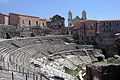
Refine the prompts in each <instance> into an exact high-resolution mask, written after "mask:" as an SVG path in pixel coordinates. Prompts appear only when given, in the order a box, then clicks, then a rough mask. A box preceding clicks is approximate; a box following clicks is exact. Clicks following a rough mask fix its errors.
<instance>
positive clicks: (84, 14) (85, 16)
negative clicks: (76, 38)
mask: <svg viewBox="0 0 120 80" xmlns="http://www.w3.org/2000/svg"><path fill="white" fill-rule="evenodd" d="M86 19H87V13H86V11H85V10H83V12H82V20H86Z"/></svg>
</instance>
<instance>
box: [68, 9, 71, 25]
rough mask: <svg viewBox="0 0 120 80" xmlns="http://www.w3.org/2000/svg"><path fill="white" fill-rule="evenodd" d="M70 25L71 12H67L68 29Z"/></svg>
mask: <svg viewBox="0 0 120 80" xmlns="http://www.w3.org/2000/svg"><path fill="white" fill-rule="evenodd" d="M71 25H72V12H71V10H70V11H69V12H68V27H70V26H71Z"/></svg>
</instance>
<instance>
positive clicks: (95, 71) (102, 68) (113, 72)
mask: <svg viewBox="0 0 120 80" xmlns="http://www.w3.org/2000/svg"><path fill="white" fill-rule="evenodd" d="M86 74H87V80H120V65H109V64H89V65H87V66H86Z"/></svg>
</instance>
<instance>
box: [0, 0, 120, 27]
mask: <svg viewBox="0 0 120 80" xmlns="http://www.w3.org/2000/svg"><path fill="white" fill-rule="evenodd" d="M84 9H85V10H86V12H87V18H88V19H95V20H96V19H97V20H113V19H114V20H115V19H119V20H120V0H0V13H5V14H8V13H19V14H27V15H33V16H38V17H40V18H46V19H49V18H50V17H52V16H54V15H56V14H58V15H61V16H63V17H65V20H66V21H65V23H66V25H67V18H68V11H69V10H71V11H72V13H73V18H74V17H76V16H80V17H81V15H82V11H83V10H84Z"/></svg>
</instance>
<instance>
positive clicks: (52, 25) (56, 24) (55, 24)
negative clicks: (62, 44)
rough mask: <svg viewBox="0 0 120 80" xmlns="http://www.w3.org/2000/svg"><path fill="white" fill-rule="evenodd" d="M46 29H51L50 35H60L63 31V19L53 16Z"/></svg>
mask: <svg viewBox="0 0 120 80" xmlns="http://www.w3.org/2000/svg"><path fill="white" fill-rule="evenodd" d="M47 27H48V28H49V29H51V34H55V35H61V34H64V30H65V19H64V17H61V16H60V15H55V16H53V17H52V18H50V21H49V22H47Z"/></svg>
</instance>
